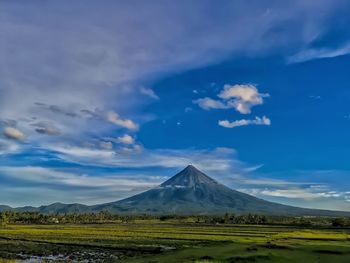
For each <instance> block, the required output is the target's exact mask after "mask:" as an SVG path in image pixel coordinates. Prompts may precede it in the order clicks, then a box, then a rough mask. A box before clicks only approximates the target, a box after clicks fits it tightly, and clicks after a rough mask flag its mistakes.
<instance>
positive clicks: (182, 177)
mask: <svg viewBox="0 0 350 263" xmlns="http://www.w3.org/2000/svg"><path fill="white" fill-rule="evenodd" d="M5 210H15V211H22V212H23V211H32V212H33V211H36V212H40V213H44V214H49V213H91V212H100V211H108V212H110V213H114V214H158V215H161V214H163V215H169V214H179V215H196V214H197V215H209V214H223V213H236V214H247V213H258V214H267V215H297V216H301V215H308V216H350V212H342V211H330V210H319V209H307V208H299V207H294V206H288V205H282V204H278V203H273V202H269V201H266V200H263V199H259V198H256V197H254V196H251V195H248V194H245V193H242V192H239V191H236V190H233V189H230V188H228V187H227V186H224V185H222V184H220V183H219V182H217V181H216V180H214V179H213V178H211V177H209V176H207V175H206V174H204V173H203V172H201V171H199V170H198V169H197V168H195V167H194V166H193V165H189V166H187V167H186V168H185V169H184V170H182V171H181V172H179V173H178V174H176V175H174V176H173V177H171V178H170V179H169V180H167V181H165V182H164V183H162V184H161V185H159V186H157V187H155V188H153V189H150V190H148V191H146V192H143V193H140V194H137V195H134V196H131V197H129V198H126V199H123V200H120V201H116V202H112V203H105V204H100V205H94V206H87V205H82V204H61V203H55V204H51V205H48V206H40V207H37V208H35V207H20V208H10V207H8V206H0V211H5Z"/></svg>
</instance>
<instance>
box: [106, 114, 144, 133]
mask: <svg viewBox="0 0 350 263" xmlns="http://www.w3.org/2000/svg"><path fill="white" fill-rule="evenodd" d="M107 120H108V121H109V122H111V123H113V124H115V125H117V126H120V127H123V128H127V129H129V130H138V128H139V126H138V124H136V123H135V122H134V121H132V120H130V119H122V118H120V116H119V114H118V113H115V112H113V111H110V112H108V113H107Z"/></svg>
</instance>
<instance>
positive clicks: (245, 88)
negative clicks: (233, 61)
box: [218, 84, 270, 114]
mask: <svg viewBox="0 0 350 263" xmlns="http://www.w3.org/2000/svg"><path fill="white" fill-rule="evenodd" d="M218 96H219V98H221V99H223V100H226V101H227V106H229V107H232V108H235V109H236V110H237V111H238V112H240V113H242V114H248V113H251V108H252V107H253V106H256V105H261V104H263V102H264V99H263V98H265V97H269V96H270V95H269V94H267V93H259V92H258V89H257V88H256V86H254V85H252V84H247V85H233V86H231V85H225V86H224V89H223V90H222V91H221V92H220V93H219V95H218Z"/></svg>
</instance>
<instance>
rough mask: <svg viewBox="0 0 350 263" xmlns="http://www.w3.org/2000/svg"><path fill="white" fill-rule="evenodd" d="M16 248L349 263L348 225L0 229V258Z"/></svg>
mask: <svg viewBox="0 0 350 263" xmlns="http://www.w3.org/2000/svg"><path fill="white" fill-rule="evenodd" d="M82 252H84V253H85V254H84V253H82ZM19 253H21V255H22V256H23V254H25V255H39V256H45V255H46V256H47V255H52V254H63V255H69V254H72V255H73V256H72V258H70V259H75V260H81V259H84V257H86V258H91V257H92V256H91V255H94V257H95V258H93V262H98V261H100V262H116V261H118V262H119V261H126V262H168V263H171V262H298V261H300V262H337V263H338V262H344V263H345V262H347V263H348V262H350V230H346V229H343V230H336V229H304V228H295V227H285V226H284V227H279V226H251V225H217V226H206V225H196V224H176V223H174V224H172V223H161V222H157V221H154V222H153V221H152V222H149V221H144V222H142V221H139V222H136V223H133V224H127V225H126V224H125V225H123V224H114V225H10V226H8V227H7V228H6V229H0V258H7V259H15V258H18V254H19ZM0 262H1V261H0Z"/></svg>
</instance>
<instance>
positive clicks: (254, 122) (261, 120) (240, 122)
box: [218, 116, 271, 128]
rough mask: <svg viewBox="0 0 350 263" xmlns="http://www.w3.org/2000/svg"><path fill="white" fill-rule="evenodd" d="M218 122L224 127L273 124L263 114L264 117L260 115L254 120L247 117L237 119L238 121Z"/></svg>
mask: <svg viewBox="0 0 350 263" xmlns="http://www.w3.org/2000/svg"><path fill="white" fill-rule="evenodd" d="M218 124H219V125H220V126H222V127H225V128H235V127H240V126H247V125H267V126H270V125H271V120H270V119H269V118H267V117H266V116H263V117H262V118H260V117H255V119H253V120H247V119H242V120H236V121H232V122H230V121H228V120H221V121H219V122H218Z"/></svg>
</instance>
